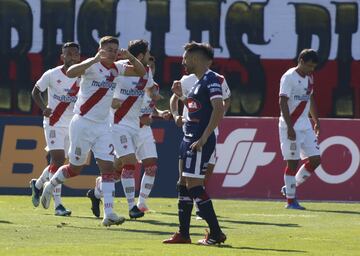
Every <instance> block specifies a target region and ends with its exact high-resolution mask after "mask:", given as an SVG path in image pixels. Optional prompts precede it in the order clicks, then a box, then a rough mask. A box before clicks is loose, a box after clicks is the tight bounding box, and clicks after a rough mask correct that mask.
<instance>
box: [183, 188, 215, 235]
mask: <svg viewBox="0 0 360 256" xmlns="http://www.w3.org/2000/svg"><path fill="white" fill-rule="evenodd" d="M189 193H190V196H191V197H192V199H194V200H195V202H196V203H197V205H198V207H199V210H200V212H201V216H202V217H203V218H204V219H205V221H206V222H207V224H208V225H209V228H210V236H212V237H217V236H218V235H219V234H220V232H221V229H220V226H219V222H218V219H217V217H216V214H215V211H214V207H213V205H212V202H211V199H210V197H209V196H208V195H207V193H206V192H205V190H204V188H203V187H202V186H197V187H193V188H191V189H190V190H189Z"/></svg>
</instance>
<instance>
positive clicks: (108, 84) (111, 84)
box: [91, 81, 116, 90]
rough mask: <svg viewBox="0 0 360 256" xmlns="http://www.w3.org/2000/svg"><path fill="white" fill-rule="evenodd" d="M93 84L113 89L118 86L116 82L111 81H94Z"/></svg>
mask: <svg viewBox="0 0 360 256" xmlns="http://www.w3.org/2000/svg"><path fill="white" fill-rule="evenodd" d="M91 86H96V87H99V88H109V89H111V90H114V89H115V87H116V83H114V82H110V81H101V82H98V81H93V82H92V83H91Z"/></svg>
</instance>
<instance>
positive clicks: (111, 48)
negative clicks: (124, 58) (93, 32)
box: [101, 43, 119, 63]
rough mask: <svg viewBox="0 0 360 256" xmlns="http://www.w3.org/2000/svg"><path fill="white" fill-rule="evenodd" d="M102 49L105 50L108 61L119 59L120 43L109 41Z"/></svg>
mask: <svg viewBox="0 0 360 256" xmlns="http://www.w3.org/2000/svg"><path fill="white" fill-rule="evenodd" d="M101 49H103V50H104V51H105V57H106V61H107V62H109V63H112V62H115V61H116V60H117V57H118V51H119V45H117V44H115V43H107V44H104V45H103V46H102V47H101Z"/></svg>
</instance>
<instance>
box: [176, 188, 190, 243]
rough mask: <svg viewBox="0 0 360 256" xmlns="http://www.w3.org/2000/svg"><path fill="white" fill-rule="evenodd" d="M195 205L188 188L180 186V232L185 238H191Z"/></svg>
mask: <svg viewBox="0 0 360 256" xmlns="http://www.w3.org/2000/svg"><path fill="white" fill-rule="evenodd" d="M193 204H194V203H193V199H192V198H191V197H190V194H189V191H188V190H187V188H186V186H182V185H180V186H179V202H178V216H179V232H180V234H181V236H182V237H184V238H189V237H190V235H189V230H190V219H191V211H192V209H193Z"/></svg>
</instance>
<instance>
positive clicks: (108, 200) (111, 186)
mask: <svg viewBox="0 0 360 256" xmlns="http://www.w3.org/2000/svg"><path fill="white" fill-rule="evenodd" d="M101 180H102V182H101V188H100V189H101V190H102V192H103V196H104V218H106V217H107V216H108V215H109V214H110V213H112V212H113V208H114V196H113V191H114V190H115V182H114V174H113V173H106V174H101Z"/></svg>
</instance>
